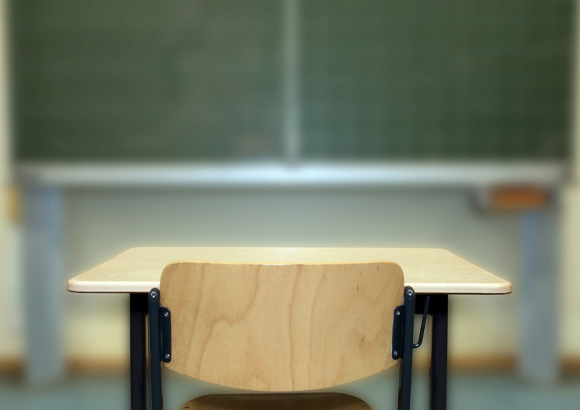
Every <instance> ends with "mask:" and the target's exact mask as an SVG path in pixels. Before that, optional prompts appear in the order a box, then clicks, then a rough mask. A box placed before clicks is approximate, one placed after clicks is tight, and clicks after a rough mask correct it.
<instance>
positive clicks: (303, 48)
mask: <svg viewBox="0 0 580 410" xmlns="http://www.w3.org/2000/svg"><path fill="white" fill-rule="evenodd" d="M284 1H285V0H99V1H95V0H13V1H12V2H11V22H12V26H11V27H12V41H13V60H12V61H13V73H14V78H15V82H14V101H15V104H14V107H15V122H14V123H15V130H16V144H15V146H16V157H17V159H18V160H64V161H93V160H95V161H101V160H130V161H157V160H159V161H164V160H183V161H190V160H191V161H195V160H236V159H260V158H268V159H281V158H283V157H284V142H283V141H284V136H283V128H284V127H283V123H284V110H285V108H284V104H283V101H284V94H283V90H284V72H285V70H284V61H285V60H284V50H283V45H284V30H285V27H286V26H285V24H286V23H285V17H284V10H285V9H284ZM295 1H298V0H295ZM574 3H575V2H574V0H299V19H298V20H299V21H298V24H297V26H296V30H297V32H298V34H299V36H298V38H299V39H300V40H299V57H300V58H299V70H298V71H299V74H298V77H299V84H300V86H299V93H298V94H299V106H300V124H299V128H300V130H301V139H302V141H301V150H302V152H301V155H302V157H303V158H304V159H307V160H317V159H324V160H343V159H374V160H380V159H387V160H391V159H418V160H422V159H425V160H431V159H433V160H439V159H444V160H445V159H449V160H454V159H484V160H485V159H493V160H495V159H505V160H510V159H530V160H544V159H564V158H566V156H567V153H568V151H569V149H568V146H569V140H570V122H571V113H570V111H571V96H572V74H573V71H572V61H573V35H574V16H575V5H574Z"/></svg>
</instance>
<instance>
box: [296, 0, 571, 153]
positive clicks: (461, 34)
mask: <svg viewBox="0 0 580 410" xmlns="http://www.w3.org/2000/svg"><path fill="white" fill-rule="evenodd" d="M302 4H303V16H304V19H303V29H302V39H303V44H304V49H303V50H304V52H303V56H302V72H303V88H302V98H303V101H304V105H303V130H304V131H303V132H304V146H305V151H306V155H307V156H308V157H310V158H325V159H330V158H332V159H337V158H350V159H352V158H358V159H361V158H374V159H380V158H398V159H421V158H429V159H462V158H467V159H470V158H477V159H532V160H533V159H555V158H564V157H565V156H566V153H567V150H568V149H567V148H568V144H569V143H568V141H569V132H570V131H569V122H570V121H569V120H570V118H569V117H570V112H569V111H570V94H571V88H572V87H571V76H572V72H571V61H572V45H571V42H572V38H573V21H574V16H575V12H574V1H573V0H385V1H370V0H360V1H351V0H310V1H304V2H303V3H302Z"/></svg>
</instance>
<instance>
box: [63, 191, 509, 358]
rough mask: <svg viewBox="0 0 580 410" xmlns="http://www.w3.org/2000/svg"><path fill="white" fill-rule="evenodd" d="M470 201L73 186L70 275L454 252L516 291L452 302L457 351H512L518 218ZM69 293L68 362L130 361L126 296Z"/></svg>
mask: <svg viewBox="0 0 580 410" xmlns="http://www.w3.org/2000/svg"><path fill="white" fill-rule="evenodd" d="M470 194H471V192H470V191H466V190H458V189H446V190H433V189H430V190H407V189H314V188H313V189H280V190H271V189H253V190H252V189H243V190H242V189H229V190H225V189H213V190H212V189H199V190H187V189H186V190H181V191H179V190H166V191H164V190H135V191H126V190H100V191H99V190H97V191H93V190H91V191H85V190H74V191H72V192H70V193H69V194H68V197H67V201H66V204H67V205H66V249H67V250H68V254H67V256H66V259H65V263H66V271H67V276H72V275H74V274H77V273H80V272H82V271H83V270H85V269H88V268H90V267H92V266H95V265H96V264H98V263H100V262H102V261H104V260H105V259H107V258H110V257H112V256H113V255H115V254H117V253H120V252H122V251H123V250H125V249H127V248H129V247H133V246H161V245H168V246H178V245H189V246H360V247H370V246H376V247H442V248H448V249H451V250H452V251H454V252H457V253H458V254H459V255H462V256H464V257H465V258H467V259H469V260H471V261H473V262H474V263H476V264H479V265H480V266H482V267H484V268H486V269H488V270H489V271H491V272H494V273H497V274H499V275H501V276H503V277H506V278H508V279H509V280H511V281H513V282H514V287H515V293H514V295H512V296H495V297H493V296H483V297H477V298H470V297H456V298H453V300H452V301H451V303H452V306H453V310H452V312H453V317H452V321H451V326H450V332H451V345H452V351H453V352H454V354H455V355H456V356H471V358H473V356H474V355H475V356H477V357H481V356H489V355H494V356H496V357H497V356H498V355H509V354H513V353H515V352H516V350H517V343H518V338H517V332H515V331H514V327H516V328H517V323H518V317H519V314H518V311H517V309H518V304H517V297H518V280H519V279H518V277H519V275H518V246H519V245H518V244H519V240H518V235H519V226H518V219H517V217H515V216H514V215H512V214H489V213H480V212H476V211H474V209H473V208H472V207H470V205H469V204H470V199H471V198H470ZM63 285H64V282H63ZM64 297H65V298H66V304H67V322H66V326H67V329H66V331H67V338H66V340H67V343H68V345H67V351H68V352H69V354H71V355H73V356H75V357H78V356H83V355H90V356H92V357H102V358H104V359H106V358H109V359H110V357H111V355H112V356H115V357H123V355H124V354H125V352H126V342H127V332H126V323H127V314H126V309H127V299H126V298H123V297H120V296H117V295H112V296H111V295H75V294H66V295H64ZM87 315H89V316H92V318H91V319H90V320H89V319H88V318H87ZM93 318H94V319H93ZM473 318H477V319H476V320H474V319H473ZM95 320H96V321H95ZM95 323H97V324H95ZM111 329H112V330H111Z"/></svg>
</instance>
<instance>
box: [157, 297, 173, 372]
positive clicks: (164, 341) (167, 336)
mask: <svg viewBox="0 0 580 410" xmlns="http://www.w3.org/2000/svg"><path fill="white" fill-rule="evenodd" d="M159 325H160V328H161V329H160V330H161V347H160V353H161V360H162V361H163V362H165V363H169V362H170V361H171V312H170V311H169V309H167V308H164V307H159Z"/></svg>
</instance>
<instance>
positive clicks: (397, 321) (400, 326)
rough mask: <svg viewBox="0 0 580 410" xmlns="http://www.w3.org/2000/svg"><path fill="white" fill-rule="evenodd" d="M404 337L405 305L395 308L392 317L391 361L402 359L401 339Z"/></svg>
mask: <svg viewBox="0 0 580 410" xmlns="http://www.w3.org/2000/svg"><path fill="white" fill-rule="evenodd" d="M404 335H405V305H401V306H397V307H396V308H395V313H394V316H393V344H392V346H393V347H392V357H393V360H396V359H400V358H402V357H403V337H404Z"/></svg>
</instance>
